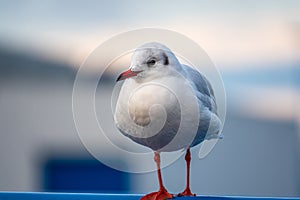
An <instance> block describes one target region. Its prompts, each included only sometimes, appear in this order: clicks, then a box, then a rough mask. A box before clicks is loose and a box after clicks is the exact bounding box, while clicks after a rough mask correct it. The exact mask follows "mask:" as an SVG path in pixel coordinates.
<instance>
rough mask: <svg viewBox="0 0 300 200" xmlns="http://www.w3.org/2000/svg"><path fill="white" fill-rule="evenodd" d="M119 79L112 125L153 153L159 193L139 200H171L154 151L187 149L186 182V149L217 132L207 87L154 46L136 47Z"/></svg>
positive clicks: (190, 70)
mask: <svg viewBox="0 0 300 200" xmlns="http://www.w3.org/2000/svg"><path fill="white" fill-rule="evenodd" d="M119 80H125V81H124V84H123V85H122V88H121V91H120V94H119V98H118V101H117V105H116V111H115V116H114V119H115V123H116V126H117V128H118V129H119V130H120V132H121V133H122V134H124V135H125V136H127V137H129V138H130V139H131V140H133V141H134V142H136V143H138V144H141V145H143V146H146V147H149V148H151V149H152V150H153V151H154V152H155V161H156V163H157V167H158V175H159V177H158V178H159V181H160V182H159V183H160V190H159V191H158V192H155V193H150V194H148V195H146V196H145V197H144V199H166V198H171V197H173V195H171V196H170V194H169V193H167V191H166V189H165V188H164V187H163V184H162V180H161V175H160V165H159V164H160V162H159V161H160V159H159V153H160V152H170V151H176V150H181V149H185V150H187V154H186V161H187V167H188V178H189V160H190V150H189V148H190V147H193V146H195V145H197V144H199V143H201V142H203V141H204V140H205V139H211V138H218V137H219V136H218V135H219V132H220V130H221V121H220V119H219V117H218V114H217V105H216V100H215V96H214V92H213V89H212V86H211V85H210V83H209V82H208V80H207V79H206V78H205V77H204V76H203V75H202V74H201V73H199V72H198V71H197V70H195V69H193V68H192V67H189V66H187V65H183V64H181V63H180V62H179V61H178V59H177V58H176V56H175V55H174V54H173V53H172V52H171V50H170V49H168V48H167V47H166V46H164V45H162V44H159V43H147V44H144V45H142V46H140V47H139V48H137V49H136V50H135V52H134V54H133V56H132V60H131V66H130V69H129V70H127V71H125V72H123V73H122V74H121V75H120V76H119V77H118V79H117V81H119ZM187 182H189V179H187ZM187 186H188V187H187V189H186V190H185V191H184V192H183V193H180V195H181V196H191V195H193V194H192V193H191V192H190V190H189V183H187Z"/></svg>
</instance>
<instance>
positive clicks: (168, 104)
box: [115, 77, 199, 149]
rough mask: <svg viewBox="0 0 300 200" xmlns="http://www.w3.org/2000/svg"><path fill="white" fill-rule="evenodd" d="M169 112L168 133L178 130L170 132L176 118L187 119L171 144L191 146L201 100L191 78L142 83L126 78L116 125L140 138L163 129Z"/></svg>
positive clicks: (169, 78) (117, 109)
mask: <svg viewBox="0 0 300 200" xmlns="http://www.w3.org/2000/svg"><path fill="white" fill-rule="evenodd" d="M167 116H168V124H167V125H168V126H169V128H167V129H165V128H164V130H168V133H166V134H174V135H175V134H177V130H174V131H176V132H174V133H170V132H172V128H173V127H176V126H174V124H172V123H173V122H174V123H181V122H182V121H183V122H184V123H183V125H182V127H181V134H178V135H176V137H177V138H175V139H174V141H172V142H173V143H174V144H172V142H171V144H170V145H172V149H173V147H174V149H179V148H183V147H186V146H188V145H189V144H190V142H191V141H192V140H193V138H194V136H195V134H196V133H197V125H198V122H199V104H198V102H197V99H196V98H195V95H194V93H193V91H192V88H191V86H190V85H189V83H188V82H187V81H184V80H180V81H178V77H177V78H175V77H166V78H162V79H157V80H155V81H150V82H146V83H141V84H139V83H136V81H134V80H131V79H128V80H126V81H125V82H124V84H123V86H122V89H121V91H120V94H119V99H118V102H117V106H116V112H115V122H116V125H117V127H118V128H119V129H120V130H121V131H122V132H123V133H126V134H127V135H130V136H133V137H139V138H148V137H151V136H154V135H156V134H159V133H162V132H161V130H162V128H163V127H164V126H165V122H166V119H167ZM170 119H171V120H170ZM190 133H192V134H190ZM185 134H189V135H185ZM163 135H164V134H162V137H163ZM189 136H190V137H189Z"/></svg>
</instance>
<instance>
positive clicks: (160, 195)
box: [140, 190, 173, 200]
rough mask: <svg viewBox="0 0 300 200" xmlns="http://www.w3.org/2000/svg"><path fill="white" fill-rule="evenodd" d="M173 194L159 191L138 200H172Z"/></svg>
mask: <svg viewBox="0 0 300 200" xmlns="http://www.w3.org/2000/svg"><path fill="white" fill-rule="evenodd" d="M172 198H173V194H170V193H169V192H168V191H167V190H159V191H157V192H152V193H149V194H146V195H145V196H143V197H142V198H141V199H140V200H166V199H172Z"/></svg>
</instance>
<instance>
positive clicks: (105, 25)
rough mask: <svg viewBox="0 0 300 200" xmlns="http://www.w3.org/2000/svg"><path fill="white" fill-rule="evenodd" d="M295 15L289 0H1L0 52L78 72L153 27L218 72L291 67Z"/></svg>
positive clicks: (298, 19) (298, 5)
mask: <svg viewBox="0 0 300 200" xmlns="http://www.w3.org/2000/svg"><path fill="white" fill-rule="evenodd" d="M299 10H300V1H296V0H294V1H292V0H288V1H283V0H282V1H267V0H263V1H259V0H254V1H238V0H235V1H234V0H229V1H191V0H190V1H158V0H156V1H138V0H134V1H116V0H113V1H92V0H88V1H83V0H79V1H71V0H62V1H59V0H45V1H38V0H27V1H14V0H12V1H9V0H1V1H0V46H1V45H2V46H3V45H4V46H6V47H9V48H13V49H17V50H21V51H25V52H31V53H34V54H38V55H39V56H42V57H45V58H47V59H54V60H58V61H62V62H66V63H68V64H71V65H72V66H75V67H78V66H79V65H80V64H81V62H82V61H83V59H84V58H85V57H86V56H87V55H88V54H89V52H91V51H92V50H93V49H94V48H96V47H97V45H99V44H101V43H102V42H103V41H106V40H107V39H109V38H110V37H111V36H113V35H116V34H118V33H121V32H124V31H129V30H133V29H138V28H144V27H153V28H164V29H169V30H173V31H176V32H179V33H181V34H184V35H186V36H187V37H189V38H191V39H192V40H194V41H195V42H197V43H198V44H199V45H200V46H201V47H202V48H204V49H205V50H206V51H207V53H208V55H209V56H210V57H211V58H212V60H213V61H214V62H215V63H216V64H217V65H218V66H220V67H221V68H224V69H236V68H238V67H240V66H243V67H244V68H245V67H247V66H251V65H249V63H276V62H294V61H295V60H297V58H298V57H299V54H297V52H296V49H298V50H299V43H298V44H297V43H296V41H297V40H298V37H299V36H298V35H299V26H300V15H299ZM298 42H299V40H298ZM245 63H248V65H243V64H245ZM253 66H256V65H253Z"/></svg>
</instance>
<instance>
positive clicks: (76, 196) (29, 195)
mask: <svg viewBox="0 0 300 200" xmlns="http://www.w3.org/2000/svg"><path fill="white" fill-rule="evenodd" d="M141 196H142V195H138V194H92V193H48V192H0V200H114V199H118V200H119V199H121V200H138V199H140V197H141ZM175 199H176V200H187V199H194V200H195V199H201V200H300V197H295V198H293V197H236V196H197V197H176V198H175Z"/></svg>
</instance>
